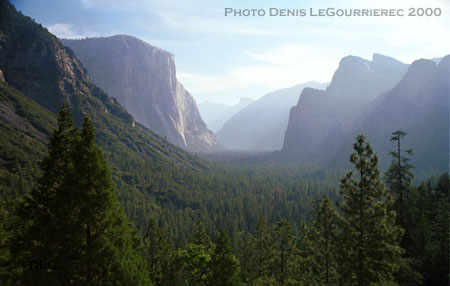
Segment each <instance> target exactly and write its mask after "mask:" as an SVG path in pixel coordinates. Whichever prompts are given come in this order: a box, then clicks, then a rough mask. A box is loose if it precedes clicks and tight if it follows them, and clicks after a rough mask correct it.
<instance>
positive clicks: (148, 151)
mask: <svg viewBox="0 0 450 286" xmlns="http://www.w3.org/2000/svg"><path fill="white" fill-rule="evenodd" d="M0 12H1V13H0V14H1V16H2V17H0V70H1V71H2V73H3V76H4V79H5V81H6V83H7V84H6V83H2V84H1V85H2V90H3V91H4V92H3V96H2V98H1V100H0V105H1V109H3V110H5V111H7V112H6V114H9V115H10V116H8V118H4V116H2V117H3V118H0V121H1V123H4V124H6V125H7V126H10V127H11V128H13V129H14V130H16V131H17V130H19V131H17V132H22V133H23V132H24V131H23V130H25V131H26V132H28V131H30V130H31V131H33V129H32V128H31V127H29V126H32V127H33V128H34V129H35V130H37V131H39V132H40V133H39V132H36V131H33V132H28V133H27V136H28V137H32V136H34V137H36V138H39V139H42V140H43V141H44V140H46V138H44V137H46V136H44V135H48V134H49V133H51V131H52V129H53V128H54V126H52V125H51V124H50V122H49V120H48V118H49V117H51V116H50V115H49V114H51V113H55V112H57V111H58V110H59V109H60V108H61V106H62V105H63V104H68V105H69V106H70V109H71V113H72V116H73V119H74V121H75V124H76V125H77V126H80V125H81V124H82V122H83V119H84V117H85V116H86V115H89V116H90V118H91V120H92V122H93V124H94V127H95V129H96V139H97V144H99V146H101V148H102V149H103V150H104V154H105V157H106V158H107V159H111V158H112V156H111V154H115V155H117V154H120V155H119V156H120V158H121V159H120V160H119V164H127V163H126V162H133V163H132V164H137V165H139V164H142V162H143V161H144V160H147V159H151V160H152V161H153V162H161V163H164V164H165V163H167V164H175V165H180V166H190V165H191V164H190V163H189V162H198V159H196V158H195V157H194V156H192V155H190V154H188V153H187V152H185V151H183V150H181V149H180V148H178V147H176V146H174V145H173V144H170V143H169V142H167V141H166V140H164V139H163V138H162V137H160V136H158V135H156V134H155V133H153V132H151V131H150V130H148V129H147V128H146V127H144V126H142V125H140V124H134V119H133V117H132V116H131V115H130V114H129V113H127V112H126V110H125V109H124V108H123V107H122V106H121V105H120V104H119V103H118V101H117V99H115V98H113V97H110V96H109V95H107V94H106V93H105V92H104V91H102V90H101V89H100V88H98V87H97V86H95V85H94V84H92V83H91V82H90V81H89V78H88V76H87V72H86V70H85V69H84V67H83V65H82V64H81V63H80V62H79V61H78V60H77V58H76V56H75V53H74V52H73V51H72V50H71V49H70V48H68V47H65V46H63V45H62V44H61V43H60V42H59V41H58V39H57V38H56V37H55V36H54V35H52V34H50V33H49V32H48V31H47V30H46V29H45V28H43V27H42V26H41V25H39V24H36V23H35V22H34V21H33V20H32V19H31V18H29V17H26V16H24V15H22V14H21V13H19V12H17V11H16V9H15V8H14V7H13V6H12V5H11V4H10V3H9V2H8V1H0ZM8 96H9V97H8ZM22 97H23V98H22ZM11 102H12V103H14V102H15V103H14V104H11ZM36 106H39V107H36ZM42 110H45V111H42ZM14 113H15V114H16V115H14ZM44 113H45V114H44ZM53 120H54V118H53ZM27 122H28V123H27ZM54 122H56V120H54V121H53V123H54ZM11 130H12V129H11ZM27 130H28V131H27ZM16 131H14V132H16ZM42 134H44V135H42ZM2 135H3V134H2ZM28 137H24V138H28ZM20 138H22V137H20ZM14 139H17V137H12V138H8V140H14ZM11 145H17V146H16V147H17V148H18V149H20V148H24V147H23V146H29V145H22V142H12V143H11ZM27 148H28V147H27ZM28 151H29V150H27V149H23V150H21V152H28ZM17 154H20V153H17ZM17 154H10V155H11V156H9V155H8V156H9V157H12V158H13V156H16V155H17ZM2 155H4V154H2ZM19 160H20V158H19ZM0 161H2V162H3V158H0ZM117 162H118V161H114V160H112V161H109V162H108V163H111V164H112V165H114V164H116V165H115V166H117ZM185 162H188V163H187V164H185ZM141 166H143V165H141ZM113 169H115V170H117V168H113Z"/></svg>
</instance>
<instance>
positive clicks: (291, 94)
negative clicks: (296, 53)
mask: <svg viewBox="0 0 450 286" xmlns="http://www.w3.org/2000/svg"><path fill="white" fill-rule="evenodd" d="M325 86H326V84H321V83H318V82H307V83H304V84H299V85H296V86H293V87H291V88H284V89H280V90H276V91H273V92H271V93H269V94H266V95H264V96H263V97H261V98H259V99H258V100H256V101H255V102H253V103H252V104H250V105H248V106H247V107H246V108H244V109H242V110H241V111H239V112H238V113H236V114H235V115H234V116H233V117H232V118H230V120H228V121H227V122H226V123H225V124H224V126H223V128H222V129H221V130H220V131H219V132H217V134H216V136H217V139H219V141H220V142H221V143H222V144H223V145H224V146H225V147H227V148H230V149H236V150H252V151H253V150H265V151H272V150H280V149H281V147H282V146H283V137H284V131H285V130H286V127H287V125H288V119H289V110H290V109H291V107H292V106H294V105H295V104H296V103H297V101H298V98H299V96H300V93H301V92H302V90H303V89H304V88H306V87H313V88H317V89H322V88H325Z"/></svg>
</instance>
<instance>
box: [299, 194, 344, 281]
mask: <svg viewBox="0 0 450 286" xmlns="http://www.w3.org/2000/svg"><path fill="white" fill-rule="evenodd" d="M339 224H340V217H339V215H338V214H337V212H336V209H335V208H334V206H333V205H332V204H331V202H330V200H329V199H328V198H327V197H324V198H323V199H322V201H321V203H320V206H319V210H318V213H317V216H316V219H315V220H314V221H313V223H312V225H311V227H310V228H309V229H308V233H307V236H308V244H307V245H306V256H307V259H306V261H307V262H308V264H309V269H310V271H309V272H308V273H306V275H307V276H308V281H309V285H327V286H328V285H337V283H338V265H337V263H338V261H337V260H338V257H337V255H338V251H337V250H338V249H339V245H338V243H337V240H338V235H339V229H338V227H339Z"/></svg>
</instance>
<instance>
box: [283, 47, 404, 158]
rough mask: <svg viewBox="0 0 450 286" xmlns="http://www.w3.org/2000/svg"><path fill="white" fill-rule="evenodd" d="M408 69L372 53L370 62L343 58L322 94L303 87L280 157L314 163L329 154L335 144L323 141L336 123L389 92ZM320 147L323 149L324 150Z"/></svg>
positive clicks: (290, 115)
mask: <svg viewBox="0 0 450 286" xmlns="http://www.w3.org/2000/svg"><path fill="white" fill-rule="evenodd" d="M407 68H408V65H406V64H403V63H401V62H399V61H397V60H395V59H393V58H390V57H386V56H382V55H379V54H374V55H373V59H372V61H369V60H365V59H362V58H359V57H355V56H347V57H345V58H343V59H342V60H341V61H340V63H339V68H338V69H337V70H336V72H335V73H334V75H333V79H332V81H331V83H330V85H329V86H328V87H327V88H326V90H325V91H321V90H316V89H311V88H305V89H304V90H303V92H302V94H301V96H300V99H299V101H298V104H297V105H296V106H294V107H293V108H292V109H291V111H290V114H289V123H288V127H287V129H286V132H285V136H284V143H283V149H282V151H281V154H282V157H284V158H286V159H289V160H292V159H294V160H300V161H305V160H306V161H316V160H317V159H319V158H322V157H324V156H325V154H327V153H330V152H332V150H331V149H333V148H335V147H336V144H337V142H334V141H326V138H328V135H329V134H330V132H333V130H335V128H336V126H337V124H338V123H339V122H341V121H345V120H346V119H347V118H348V117H349V116H350V117H352V116H353V115H354V114H356V113H358V112H360V110H361V109H363V108H364V106H365V105H366V104H368V103H369V102H371V101H372V100H373V99H375V98H376V97H377V96H378V95H380V94H381V93H383V92H386V91H389V90H391V89H392V88H393V87H394V86H395V85H396V84H397V83H398V82H399V81H400V79H401V78H402V77H403V75H404V74H405V73H406V70H407ZM341 127H342V128H344V127H343V126H341ZM322 146H326V148H325V147H324V148H325V150H322V149H323V148H321V147H322ZM324 152H325V153H324Z"/></svg>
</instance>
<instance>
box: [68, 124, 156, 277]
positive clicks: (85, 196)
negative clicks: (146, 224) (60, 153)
mask: <svg viewBox="0 0 450 286" xmlns="http://www.w3.org/2000/svg"><path fill="white" fill-rule="evenodd" d="M73 161H74V170H75V172H74V176H73V177H72V186H73V188H72V190H71V191H70V193H66V194H65V195H66V196H65V197H66V200H67V197H69V198H70V199H71V200H70V199H69V203H70V202H71V203H73V205H70V206H69V208H70V209H71V210H72V215H73V218H72V220H70V221H69V223H70V224H72V225H73V226H74V231H75V233H76V234H78V235H77V238H78V241H77V243H78V244H76V245H78V246H81V247H80V248H79V252H78V254H79V258H80V262H81V263H80V265H79V266H80V268H79V270H81V269H82V270H81V273H82V275H81V277H80V280H81V281H84V283H86V284H87V285H101V284H108V283H122V284H128V285H143V284H145V283H149V281H148V272H147V271H146V269H145V268H146V265H145V263H144V261H143V259H142V256H141V255H140V254H139V253H138V252H137V251H136V250H135V248H136V243H137V242H136V241H135V237H134V234H133V231H132V229H131V226H130V225H129V223H128V220H127V219H126V217H125V213H124V212H123V209H122V208H121V207H120V205H119V203H118V200H117V197H116V195H115V193H114V187H113V183H112V180H111V175H110V172H109V169H108V166H107V165H106V161H105V159H104V157H103V154H102V151H101V150H100V148H98V147H97V145H96V143H95V131H94V127H93V126H92V122H91V120H90V119H89V117H86V118H85V120H84V124H83V129H82V132H81V140H80V141H79V143H78V144H77V146H76V149H75V152H74V156H73Z"/></svg>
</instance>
